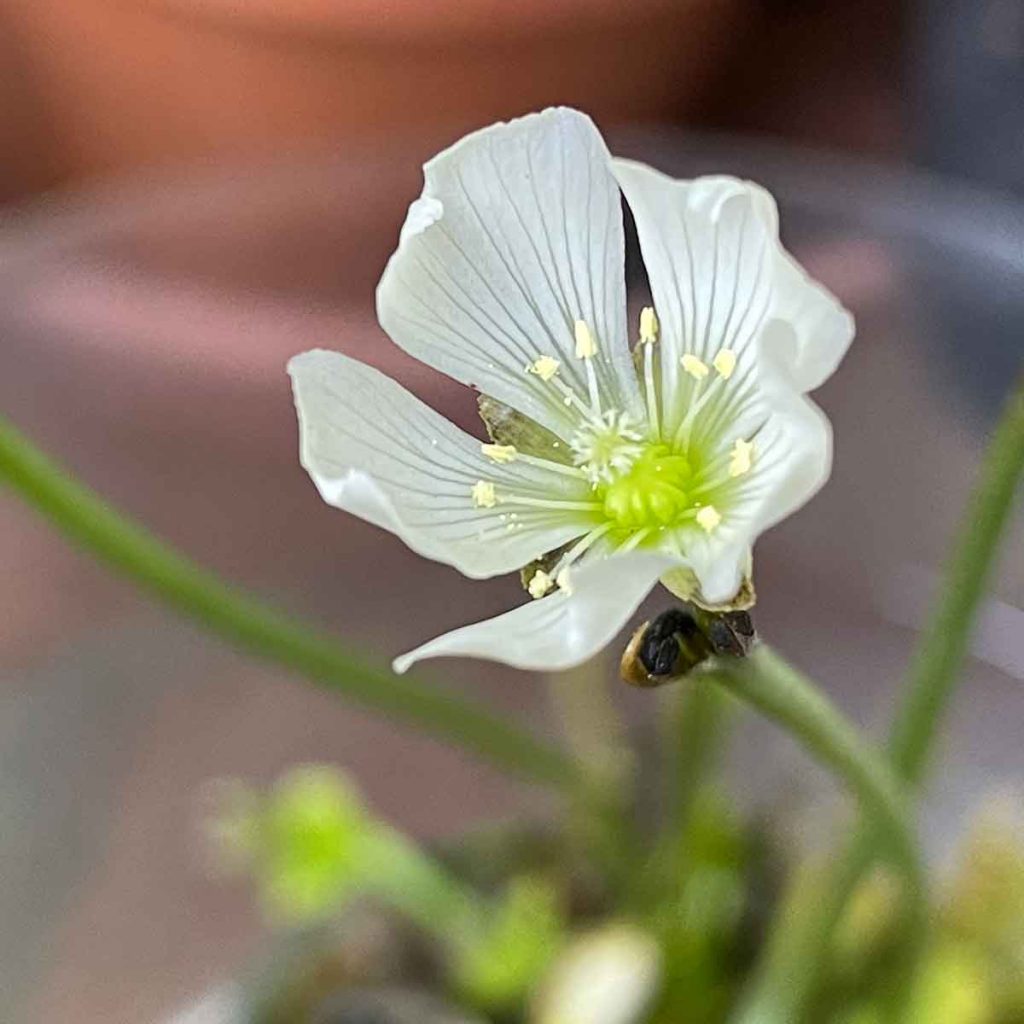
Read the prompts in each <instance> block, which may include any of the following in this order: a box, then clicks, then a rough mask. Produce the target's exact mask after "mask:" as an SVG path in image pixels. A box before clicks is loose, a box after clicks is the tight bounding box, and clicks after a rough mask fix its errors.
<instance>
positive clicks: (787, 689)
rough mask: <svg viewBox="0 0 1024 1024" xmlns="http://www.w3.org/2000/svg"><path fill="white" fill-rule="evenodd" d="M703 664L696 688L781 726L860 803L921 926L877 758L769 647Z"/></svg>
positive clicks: (894, 794)
mask: <svg viewBox="0 0 1024 1024" xmlns="http://www.w3.org/2000/svg"><path fill="white" fill-rule="evenodd" d="M706 664H707V668H706V669H704V670H702V671H701V672H699V673H698V674H697V677H696V681H698V682H702V681H704V679H707V678H710V679H713V680H714V681H715V682H717V683H719V684H720V685H721V686H723V687H724V688H725V689H726V690H728V691H729V692H730V693H731V694H733V695H734V696H736V697H737V698H739V699H740V700H742V701H743V702H744V703H746V704H749V705H750V706H751V707H753V708H756V709H757V710H758V711H760V712H761V713H762V714H763V715H765V716H766V717H767V718H770V719H771V720H772V721H774V722H775V723H776V724H777V725H780V726H781V727H782V728H783V729H784V730H785V731H786V732H787V733H789V735H790V736H792V737H793V738H794V739H796V740H798V741H800V742H801V743H802V744H803V746H804V748H805V749H806V750H808V751H809V752H810V753H811V754H812V755H813V756H814V757H815V758H816V760H818V761H820V762H821V763H822V764H824V765H826V766H828V767H829V768H830V769H831V770H832V771H833V772H834V773H835V774H836V775H837V776H838V777H839V778H840V779H842V780H843V781H844V782H845V783H846V785H847V786H848V787H849V789H850V790H851V791H852V792H853V793H854V794H855V795H856V796H857V798H858V799H859V800H860V803H861V806H862V807H863V809H864V810H865V811H866V812H867V814H868V816H869V817H870V819H871V820H872V821H873V822H874V824H875V827H876V828H877V829H878V832H879V835H880V836H881V837H882V838H883V841H884V844H885V847H886V849H887V851H888V853H889V855H890V857H891V858H892V860H893V862H894V863H895V864H896V865H897V866H898V867H899V868H900V869H901V871H902V873H903V875H904V881H905V884H906V896H907V903H908V910H909V914H910V917H911V918H912V919H913V920H914V921H916V922H923V921H924V919H925V916H926V914H927V903H926V901H925V888H924V873H923V870H922V867H921V861H920V857H919V853H918V846H917V840H916V838H915V835H914V829H913V823H912V820H911V817H910V815H909V813H908V810H907V806H906V802H905V801H904V798H903V793H902V792H901V790H900V788H899V786H898V785H897V784H896V781H895V776H894V775H893V774H892V772H891V771H890V770H889V768H888V766H887V765H886V763H885V761H884V760H883V758H882V757H881V755H880V754H879V753H877V752H876V751H875V750H873V749H872V748H871V747H870V746H869V745H868V744H867V743H865V742H864V741H863V740H862V739H861V736H860V734H859V732H858V731H857V729H856V728H855V727H854V726H853V725H851V724H850V723H849V722H848V721H847V720H846V718H844V717H843V715H842V714H841V713H840V712H839V711H838V710H837V709H836V708H835V707H834V706H833V705H832V703H831V702H830V701H829V700H828V699H827V698H826V697H825V696H824V694H823V693H822V692H821V691H820V690H819V689H818V688H817V687H816V686H815V685H814V683H812V682H811V681H810V680H809V679H808V678H807V677H806V676H804V675H803V674H802V673H801V672H798V671H797V670H796V669H795V668H794V667H793V666H792V665H790V664H788V663H787V662H786V661H785V660H783V659H782V658H780V657H779V655H777V654H776V653H775V652H774V651H773V650H772V649H771V648H770V647H768V646H767V645H766V644H759V645H758V646H757V647H756V648H755V649H754V650H753V651H752V652H751V653H750V654H749V655H748V656H747V657H745V658H732V657H722V658H717V659H715V660H713V661H710V662H708V663H706Z"/></svg>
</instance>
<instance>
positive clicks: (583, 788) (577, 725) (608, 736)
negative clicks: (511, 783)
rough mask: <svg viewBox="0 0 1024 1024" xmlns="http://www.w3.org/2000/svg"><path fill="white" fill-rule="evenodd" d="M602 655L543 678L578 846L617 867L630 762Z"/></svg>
mask: <svg viewBox="0 0 1024 1024" xmlns="http://www.w3.org/2000/svg"><path fill="white" fill-rule="evenodd" d="M610 672H611V669H610V667H609V664H608V659H607V658H605V657H602V656H598V657H596V658H594V659H592V660H591V661H589V662H587V663H586V664H584V665H580V666H578V667H576V668H572V669H568V670H566V671H564V672H553V673H552V674H551V675H550V676H549V678H548V693H549V697H550V701H551V706H552V709H553V710H554V712H555V714H556V716H557V718H558V720H559V722H560V724H561V727H562V733H563V735H564V737H565V740H566V744H567V746H568V748H569V751H570V753H571V754H572V756H573V758H574V759H575V761H576V765H577V777H578V784H577V786H576V788H575V791H574V794H573V795H574V797H575V806H574V808H573V811H572V815H573V819H574V820H573V821H572V822H571V823H570V825H571V829H572V832H573V834H574V835H575V836H576V838H577V841H578V843H579V844H580V849H579V850H578V851H577V852H578V853H579V855H580V856H582V857H584V858H585V857H587V856H589V855H590V854H588V852H587V851H588V850H589V851H591V852H594V851H596V852H597V853H598V854H600V856H601V859H603V860H604V861H605V862H606V864H605V866H606V867H607V868H608V869H609V870H611V871H613V872H614V871H616V870H617V869H618V867H619V866H621V865H622V863H623V861H624V858H625V854H626V852H627V851H626V847H627V846H628V841H629V838H630V835H631V831H632V830H631V827H630V825H631V823H630V822H629V821H628V820H627V818H628V815H629V814H630V811H631V808H632V797H633V785H634V781H635V774H636V764H635V760H634V755H633V751H632V750H631V749H630V747H629V745H628V743H627V741H626V735H625V732H626V731H625V727H624V725H623V722H622V719H621V718H620V717H619V715H618V713H617V709H616V707H615V703H614V701H613V699H612V695H611V693H610V692H609V688H608V677H609V675H610Z"/></svg>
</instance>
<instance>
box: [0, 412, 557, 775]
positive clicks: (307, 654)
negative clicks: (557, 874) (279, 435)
mask: <svg viewBox="0 0 1024 1024" xmlns="http://www.w3.org/2000/svg"><path fill="white" fill-rule="evenodd" d="M3 483H6V484H7V485H9V486H10V487H11V488H12V489H13V490H14V491H16V492H17V493H18V494H20V495H21V497H22V498H23V499H24V500H25V501H26V502H28V503H29V504H30V505H32V506H33V507H34V508H35V509H37V510H38V511H39V512H41V513H42V514H43V515H45V516H46V517H48V518H49V519H50V521H51V522H52V523H53V524H54V525H55V526H56V527H57V528H58V529H59V530H60V531H61V532H62V533H64V534H65V535H66V536H67V537H68V538H70V539H71V540H73V541H75V542H76V543H77V544H78V545H80V546H81V547H82V548H84V549H85V550H87V551H88V552H90V553H91V554H92V555H94V556H95V557H96V558H97V559H99V560H100V561H102V562H104V563H106V564H107V565H108V566H110V567H111V568H114V569H116V570H118V571H119V572H121V573H123V574H124V575H125V576H127V577H129V578H130V579H132V580H134V581H135V582H136V583H137V584H139V585H140V586H141V587H143V588H144V589H145V590H148V591H149V592H150V593H152V594H153V595H154V596H156V597H158V598H160V599H161V600H162V601H164V602H165V603H166V604H168V605H170V606H171V607H172V608H174V609H176V610H177V611H179V612H181V613H183V614H184V615H186V616H188V617H189V618H192V619H194V620H195V621H197V622H199V623H200V624H201V625H203V626H204V627H205V628H206V629H208V630H209V631H210V632H212V633H216V634H217V635H219V636H220V637H221V638H223V639H225V640H227V641H229V642H231V643H233V644H235V645H237V646H238V647H240V648H242V649H243V650H246V651H248V652H249V653H250V654H253V655H256V656H258V657H261V658H265V659H266V660H268V661H273V662H277V663H278V664H280V665H283V666H285V667H287V668H290V669H292V670H294V671H296V672H298V673H300V674H301V675H304V676H306V677H307V678H309V679H311V680H313V681H314V682H316V683H319V684H320V685H321V686H323V687H325V688H327V689H329V690H333V691H335V692H337V693H340V694H343V695H344V696H346V697H348V698H349V699H351V700H354V701H356V702H357V703H359V704H361V705H363V706H364V707H367V708H370V709H372V710H374V711H377V712H380V713H382V714H384V715H387V716H390V717H392V718H394V719H397V720H400V721H403V722H406V723H408V724H410V725H414V726H416V727H418V728H420V729H423V730H424V731H426V732H429V733H431V734H433V735H435V736H437V737H438V738H439V739H442V740H444V741H446V742H448V743H451V744H453V745H456V746H459V747H462V748H464V749H466V750H469V751H471V752H472V753H474V754H476V755H478V756H480V757H482V758H484V759H486V760H489V761H491V762H492V763H493V764H495V765H497V766H499V767H500V768H502V769H504V770H506V771H508V772H511V773H513V774H516V775H519V776H522V777H524V778H526V779H529V780H531V781H533V782H540V783H545V784H548V785H555V786H563V787H564V786H566V785H570V784H573V783H574V782H575V780H576V770H575V768H574V767H573V765H572V763H571V761H570V760H569V759H568V758H567V757H566V756H565V755H564V754H562V753H561V752H560V751H558V750H556V749H554V748H552V747H549V746H547V745H546V744H543V743H541V742H540V741H538V740H536V739H534V738H533V737H532V736H530V735H529V734H528V733H527V732H525V731H523V730H521V729H519V728H517V727H515V726H513V725H510V724H508V723H507V722H505V721H503V720H502V719H500V718H498V717H497V716H496V715H494V714H492V713H491V712H489V711H487V710H486V709H485V708H483V707H481V706H480V705H478V704H476V703H474V702H472V701H469V700H466V699H465V698H461V697H458V696H456V695H455V694H453V693H451V692H447V691H445V692H441V691H438V690H434V689H431V688H429V687H427V686H425V685H424V683H423V682H422V681H421V680H416V679H400V678H399V677H397V676H395V675H394V674H393V673H391V672H389V671H387V670H386V669H382V668H378V667H377V666H375V665H372V664H370V663H368V662H366V661H363V660H362V658H360V657H359V656H358V655H355V654H352V653H350V652H349V651H347V650H346V649H345V648H344V647H343V646H342V645H341V644H339V643H338V642H337V641H336V640H335V639H333V638H331V637H329V636H327V635H325V634H322V633H318V632H316V631H313V630H311V629H309V628H307V627H306V626H305V625H303V624H302V623H301V622H299V621H297V620H295V619H292V618H290V617H287V616H285V615H282V614H280V613H279V612H276V611H274V610H273V609H271V608H269V607H267V606H266V605H264V604H261V603H260V602H258V601H256V600H255V599H253V598H251V597H249V596H248V595H246V594H244V593H243V592H241V591H240V590H236V589H234V588H231V587H229V586H227V585H226V584H224V583H222V582H221V581H220V580H219V579H218V578H217V577H216V576H214V575H212V574H211V573H209V572H207V571H206V570H204V569H202V568H200V567H199V566H198V565H196V564H195V563H193V562H191V561H189V560H188V559H186V558H184V557H183V556H182V555H180V554H178V553H177V552H175V551H174V550H173V549H171V548H170V547H168V546H167V545H166V544H164V543H162V542H161V541H159V540H158V539H157V538H155V537H154V536H152V535H151V534H149V533H148V532H147V531H146V530H144V529H143V528H142V527H140V526H138V525H137V524H135V523H133V522H131V521H129V520H128V519H126V518H125V517H123V516H122V515H120V514H119V513H117V512H115V511H114V510H113V509H112V508H110V507H109V506H108V505H106V504H105V503H104V502H103V501H102V500H101V499H100V498H99V497H98V496H97V495H96V494H95V493H94V492H92V491H90V490H89V489H88V488H86V487H84V486H83V485H82V484H80V483H78V482H76V481H75V480H73V479H72V478H71V477H70V476H69V475H68V474H67V473H65V472H64V471H63V470H62V469H61V468H60V467H59V466H57V465H56V464H55V463H54V462H52V461H51V460H50V459H49V458H47V457H46V456H45V455H44V454H43V453H42V452H41V451H39V450H38V449H37V448H36V447H35V446H34V445H33V444H32V443H31V442H30V441H29V440H28V439H27V438H26V437H25V436H24V435H22V434H21V433H20V432H19V431H18V430H17V429H16V428H15V427H14V426H13V425H11V424H10V423H8V422H7V421H6V420H4V419H2V418H0V484H3Z"/></svg>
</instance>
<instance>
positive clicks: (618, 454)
mask: <svg viewBox="0 0 1024 1024" xmlns="http://www.w3.org/2000/svg"><path fill="white" fill-rule="evenodd" d="M642 437H643V434H642V433H641V432H640V429H639V424H637V423H636V422H635V421H634V420H633V418H632V417H631V416H630V415H629V414H628V413H625V412H616V411H615V410H614V409H609V410H608V411H607V412H605V413H602V414H601V415H600V416H598V417H596V418H594V419H591V420H588V421H587V422H586V423H584V424H583V426H581V427H580V428H579V430H577V431H576V434H575V436H574V437H573V439H572V442H571V444H570V447H571V449H572V455H573V461H574V462H575V463H576V465H577V466H579V467H580V468H581V469H582V470H583V472H584V473H586V475H587V479H588V480H589V481H590V482H591V483H592V484H593V485H594V486H595V487H597V486H598V485H599V484H601V483H611V482H612V481H613V480H615V479H616V478H617V477H619V476H621V475H622V474H623V473H626V472H628V471H629V468H630V466H632V465H633V463H634V462H635V461H636V459H637V458H638V457H639V455H640V454H641V452H643V445H642V444H640V440H641V438H642Z"/></svg>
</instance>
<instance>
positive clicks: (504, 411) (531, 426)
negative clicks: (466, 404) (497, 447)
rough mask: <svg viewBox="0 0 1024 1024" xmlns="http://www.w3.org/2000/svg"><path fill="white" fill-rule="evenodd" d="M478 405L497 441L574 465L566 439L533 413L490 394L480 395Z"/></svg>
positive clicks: (529, 452)
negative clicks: (542, 424)
mask: <svg viewBox="0 0 1024 1024" xmlns="http://www.w3.org/2000/svg"><path fill="white" fill-rule="evenodd" d="M477 407H478V409H479V411H480V419H482V420H483V421H484V426H485V427H486V428H487V435H488V436H489V437H490V439H491V440H492V441H493V442H494V443H495V444H511V445H514V446H515V448H516V451H519V452H522V453H523V454H524V455H533V456H535V457H536V458H539V459H548V460H549V461H551V462H560V463H562V465H565V466H571V465H572V454H571V452H570V451H569V446H568V445H567V444H566V442H565V441H563V440H561V439H560V438H559V437H558V436H557V435H556V434H553V433H552V432H551V431H550V430H548V429H547V427H542V426H541V425H540V424H539V423H537V422H536V421H535V420H531V419H530V418H529V416H524V415H523V414H522V413H520V412H516V410H515V409H513V408H511V406H508V405H505V404H504V402H499V401H498V400H497V399H495V398H491V397H489V396H488V395H479V396H478V397H477Z"/></svg>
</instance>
